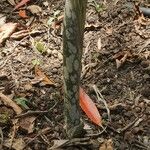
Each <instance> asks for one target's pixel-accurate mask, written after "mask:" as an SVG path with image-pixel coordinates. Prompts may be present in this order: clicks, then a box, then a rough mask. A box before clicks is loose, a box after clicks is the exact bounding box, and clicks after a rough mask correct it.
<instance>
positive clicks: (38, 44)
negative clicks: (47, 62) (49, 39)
mask: <svg viewBox="0 0 150 150" xmlns="http://www.w3.org/2000/svg"><path fill="white" fill-rule="evenodd" d="M35 46H36V49H37V50H38V51H39V52H40V53H44V52H45V51H46V49H45V43H43V42H36V45H35Z"/></svg>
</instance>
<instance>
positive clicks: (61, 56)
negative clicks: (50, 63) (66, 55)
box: [58, 53, 63, 61]
mask: <svg viewBox="0 0 150 150" xmlns="http://www.w3.org/2000/svg"><path fill="white" fill-rule="evenodd" d="M58 59H59V60H60V61H61V60H62V59H63V55H62V54H61V53H58Z"/></svg>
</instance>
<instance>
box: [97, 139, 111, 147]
mask: <svg viewBox="0 0 150 150" xmlns="http://www.w3.org/2000/svg"><path fill="white" fill-rule="evenodd" d="M99 150H113V142H112V139H109V140H105V141H104V143H103V144H102V145H100V148H99Z"/></svg>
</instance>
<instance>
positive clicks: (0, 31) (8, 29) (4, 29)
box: [0, 22, 17, 44]
mask: <svg viewBox="0 0 150 150" xmlns="http://www.w3.org/2000/svg"><path fill="white" fill-rule="evenodd" d="M16 28H17V23H12V22H10V23H5V24H3V25H2V26H1V27H0V44H1V43H3V42H4V41H5V40H6V39H7V38H9V37H10V35H11V34H12V33H13V32H14V31H15V29H16Z"/></svg>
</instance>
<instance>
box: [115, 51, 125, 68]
mask: <svg viewBox="0 0 150 150" xmlns="http://www.w3.org/2000/svg"><path fill="white" fill-rule="evenodd" d="M127 57H128V55H127V54H125V55H124V56H123V57H122V58H121V59H120V60H119V59H116V66H117V69H118V68H120V67H121V66H122V65H123V64H124V63H125V61H126V59H127Z"/></svg>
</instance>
